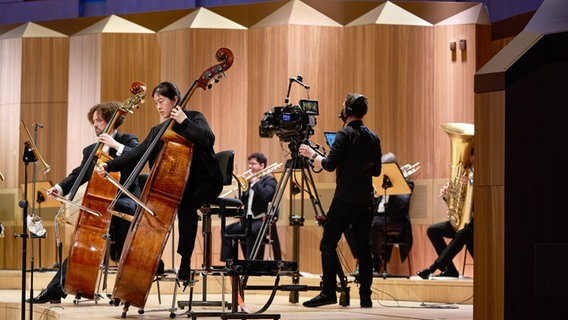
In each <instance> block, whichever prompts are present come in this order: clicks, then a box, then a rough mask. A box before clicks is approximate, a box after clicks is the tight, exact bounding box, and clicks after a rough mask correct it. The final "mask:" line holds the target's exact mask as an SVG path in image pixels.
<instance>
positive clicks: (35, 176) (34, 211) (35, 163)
mask: <svg viewBox="0 0 568 320" xmlns="http://www.w3.org/2000/svg"><path fill="white" fill-rule="evenodd" d="M33 127H34V137H33V139H34V143H36V144H37V131H38V130H37V129H38V128H43V125H42V124H39V123H34V124H33ZM33 164H34V165H33V171H32V196H33V195H35V194H36V183H37V173H36V170H37V159H36V161H34V163H33ZM37 195H38V197H37V200H35V201H32V215H35V214H36V210H35V204H36V201H37V202H38V206H40V207H39V208H40V209H39V212H40V214H39V217H40V218H41V204H40V195H41V197H42V198H43V195H42V194H41V192H39V191H38V192H37ZM26 199H27V198H26ZM43 201H45V198H43ZM43 201H42V202H43ZM42 238H43V239H45V234H43V235H41V236H39V235H35V234H33V233H31V234H30V239H31V242H30V243H31V246H32V259H33V258H34V256H35V250H34V240H33V239H38V240H37V241H38V244H37V245H38V262H39V263H38V269H37V270H34V271H39V272H43V271H45V270H44V269H43V268H42V266H41V239H42ZM32 261H33V260H32ZM31 268H32V269H33V265H32V266H31Z"/></svg>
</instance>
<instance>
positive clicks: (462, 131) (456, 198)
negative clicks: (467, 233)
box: [440, 123, 474, 231]
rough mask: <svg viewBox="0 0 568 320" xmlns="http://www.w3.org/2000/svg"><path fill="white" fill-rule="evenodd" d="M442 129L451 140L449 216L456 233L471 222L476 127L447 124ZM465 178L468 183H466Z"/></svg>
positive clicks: (447, 200)
mask: <svg viewBox="0 0 568 320" xmlns="http://www.w3.org/2000/svg"><path fill="white" fill-rule="evenodd" d="M440 127H441V128H442V130H444V131H445V132H446V133H447V134H448V136H449V138H450V151H451V161H450V170H451V171H450V183H449V189H448V191H449V192H448V197H447V198H445V200H446V204H447V205H448V211H447V216H448V219H449V220H450V222H451V223H452V226H453V227H454V229H455V230H456V231H459V230H461V229H463V227H465V225H466V224H468V223H469V222H470V220H471V213H472V209H473V208H472V207H473V170H472V169H471V168H470V163H469V161H470V155H471V151H472V148H473V137H474V125H473V124H469V123H445V124H441V125H440ZM464 177H466V178H467V182H466V183H464V182H463V181H464V180H465V179H464Z"/></svg>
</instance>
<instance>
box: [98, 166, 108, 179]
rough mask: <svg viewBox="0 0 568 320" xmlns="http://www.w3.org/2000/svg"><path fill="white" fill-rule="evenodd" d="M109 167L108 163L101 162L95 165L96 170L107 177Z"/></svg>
mask: <svg viewBox="0 0 568 320" xmlns="http://www.w3.org/2000/svg"><path fill="white" fill-rule="evenodd" d="M107 167H108V165H107V164H106V163H101V164H97V165H96V166H95V172H96V173H97V174H98V175H99V176H101V177H103V178H104V177H105V175H106V174H107V171H106V168H107Z"/></svg>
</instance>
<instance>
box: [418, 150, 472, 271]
mask: <svg viewBox="0 0 568 320" xmlns="http://www.w3.org/2000/svg"><path fill="white" fill-rule="evenodd" d="M469 165H470V170H471V172H472V173H473V149H472V150H471V155H470V163H469ZM468 179H473V174H472V175H471V176H470V177H468V176H462V177H461V181H460V183H462V184H464V185H465V184H467V183H468ZM471 183H472V182H471ZM451 192H452V191H451V190H450V185H449V184H447V185H445V186H443V187H442V188H441V189H440V197H441V198H442V199H444V201H446V202H448V199H449V196H450V193H451ZM426 233H427V234H428V238H429V239H430V242H431V243H432V245H433V246H434V249H436V253H438V258H437V259H436V260H435V261H434V263H432V264H431V265H430V266H429V267H428V268H426V269H423V270H420V271H418V272H417V273H416V274H417V275H418V276H419V277H420V278H422V279H424V280H427V279H429V278H430V276H431V275H432V274H433V273H434V272H435V271H436V270H440V271H441V272H440V274H438V275H437V276H439V277H453V278H457V277H459V274H460V273H459V271H458V269H457V268H456V266H455V265H454V262H453V259H454V257H455V256H456V255H457V254H458V253H459V252H460V251H461V250H462V248H463V247H464V246H465V247H466V248H467V251H469V253H470V254H471V256H472V257H473V210H472V212H471V221H470V222H469V223H467V224H466V225H465V226H464V228H463V229H461V230H458V231H456V230H455V229H454V226H453V225H452V223H451V222H450V220H446V221H443V222H438V223H435V224H432V225H430V226H429V227H428V229H427V230H426ZM444 238H449V239H452V240H451V241H450V243H448V244H446V240H445V239H444Z"/></svg>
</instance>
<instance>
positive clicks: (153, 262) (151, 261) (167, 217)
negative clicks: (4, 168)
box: [106, 48, 233, 317]
mask: <svg viewBox="0 0 568 320" xmlns="http://www.w3.org/2000/svg"><path fill="white" fill-rule="evenodd" d="M216 58H217V60H218V61H219V62H220V63H219V64H217V65H214V66H212V67H210V68H209V69H207V70H205V71H204V72H203V73H202V74H201V76H200V77H198V78H197V79H195V80H194V81H193V83H192V85H191V87H190V88H189V89H188V91H187V93H186V94H185V95H184V96H183V98H182V99H181V100H180V101H179V103H178V106H179V107H180V108H181V109H185V106H186V104H187V102H188V100H189V98H190V97H191V96H192V95H193V93H194V92H195V90H196V89H197V88H202V89H204V90H206V89H208V88H211V85H212V84H211V82H212V81H214V82H217V81H218V80H219V78H220V77H221V76H223V74H224V71H225V70H227V69H229V68H230V67H231V65H232V63H233V54H232V52H231V51H230V50H229V49H227V48H220V49H219V50H217V53H216ZM175 123H176V122H175V121H174V120H173V119H171V118H169V119H168V120H166V123H164V124H163V125H162V126H161V127H160V130H159V132H158V134H157V135H156V136H155V138H154V139H153V140H152V142H151V144H150V146H149V147H148V148H147V149H146V151H145V152H144V155H143V156H142V157H141V159H140V160H139V162H138V164H137V166H136V168H135V169H134V170H133V172H132V175H135V174H137V173H139V172H141V170H142V168H143V167H144V166H145V164H146V162H147V161H148V159H149V157H150V155H151V154H152V153H153V151H154V149H155V148H156V146H157V145H158V143H159V142H162V144H161V149H160V153H159V155H158V157H157V159H156V160H155V162H154V164H153V166H152V169H151V172H150V175H149V177H148V180H147V181H146V184H145V186H144V189H143V191H142V195H141V196H140V199H139V200H135V202H138V203H140V202H141V203H144V204H145V206H146V207H147V208H148V209H144V208H142V207H139V208H138V209H137V211H136V213H135V215H134V220H133V221H132V224H131V227H130V230H129V232H128V235H127V237H126V241H125V244H124V248H123V251H122V255H121V258H120V263H119V265H118V271H117V273H116V277H115V283H114V290H113V293H112V297H113V300H114V304H115V305H117V306H118V305H119V304H120V303H121V302H122V303H124V308H123V317H125V316H126V311H127V310H128V308H129V306H130V305H134V306H136V307H139V308H143V307H144V305H145V304H146V300H147V298H148V294H149V291H150V288H151V286H152V282H153V280H154V276H155V273H156V270H157V268H158V264H159V261H160V258H161V256H162V253H163V250H164V247H165V245H166V242H167V240H168V238H169V235H170V233H171V229H172V227H173V223H174V219H175V215H176V213H177V210H178V206H179V204H180V202H181V200H182V197H183V193H184V190H185V188H186V183H187V181H188V178H189V172H190V165H191V160H192V155H193V142H191V141H188V140H187V139H186V138H184V137H182V136H181V135H180V134H178V133H176V132H175V131H174V130H173V126H174V124H175ZM106 176H107V177H108V174H107V175H106ZM174 177H175V178H174ZM109 180H110V181H111V182H112V183H113V184H114V185H116V186H117V187H119V188H120V189H121V190H122V189H124V187H121V186H120V184H118V183H116V181H112V180H113V179H112V178H110V177H109ZM129 180H130V179H129Z"/></svg>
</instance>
